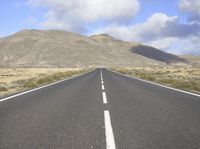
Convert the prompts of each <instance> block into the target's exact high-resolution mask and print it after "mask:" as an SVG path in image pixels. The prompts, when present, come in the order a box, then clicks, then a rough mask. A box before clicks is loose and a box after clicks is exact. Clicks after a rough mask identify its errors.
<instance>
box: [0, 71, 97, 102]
mask: <svg viewBox="0 0 200 149" xmlns="http://www.w3.org/2000/svg"><path fill="white" fill-rule="evenodd" d="M93 71H95V70H93ZM93 71H90V72H86V73H83V74H81V75H78V76H74V77H69V78H67V79H64V80H60V81H57V82H54V83H51V84H47V85H44V86H41V87H38V88H35V89H32V90H28V91H25V92H22V93H19V94H16V95H13V96H9V97H6V98H3V99H0V102H3V101H6V100H9V99H12V98H15V97H18V96H22V95H25V94H28V93H30V92H34V91H37V90H40V89H43V88H46V87H49V86H52V85H55V84H59V83H61V82H64V81H67V80H71V79H74V78H77V77H80V76H83V75H85V74H87V73H91V72H93Z"/></svg>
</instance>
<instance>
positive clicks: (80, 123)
mask: <svg viewBox="0 0 200 149" xmlns="http://www.w3.org/2000/svg"><path fill="white" fill-rule="evenodd" d="M101 74H102V75H101ZM106 148H107V149H200V97H198V96H193V95H189V94H186V93H181V92H178V91H174V90H171V89H166V88H163V87H160V86H157V85H152V84H149V83H146V82H143V81H139V80H137V79H132V78H128V77H125V76H122V75H119V74H117V73H113V72H111V71H108V70H106V69H102V73H101V69H97V70H95V71H93V72H90V73H87V74H84V75H82V76H80V77H76V78H73V79H70V80H66V81H63V82H60V83H57V84H54V85H51V86H48V87H45V88H42V89H39V90H35V91H33V92H29V93H27V94H24V95H20V96H17V97H14V98H10V99H8V100H4V101H2V99H0V149H106Z"/></svg>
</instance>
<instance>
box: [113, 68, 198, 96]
mask: <svg viewBox="0 0 200 149" xmlns="http://www.w3.org/2000/svg"><path fill="white" fill-rule="evenodd" d="M114 70H115V71H118V72H120V73H122V74H125V75H129V76H133V77H137V78H140V79H144V80H147V81H152V82H156V83H159V84H163V85H166V86H170V87H174V88H177V89H181V90H185V91H189V92H193V93H198V94H200V69H199V68H191V67H179V66H170V67H166V68H162V67H136V68H115V69H114Z"/></svg>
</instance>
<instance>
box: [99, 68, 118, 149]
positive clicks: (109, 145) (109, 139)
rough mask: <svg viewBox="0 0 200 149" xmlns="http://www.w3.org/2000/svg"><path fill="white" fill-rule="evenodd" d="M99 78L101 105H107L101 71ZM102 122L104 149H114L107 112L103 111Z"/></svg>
mask: <svg viewBox="0 0 200 149" xmlns="http://www.w3.org/2000/svg"><path fill="white" fill-rule="evenodd" d="M100 76H101V87H102V96H103V103H104V104H107V103H108V101H107V97H106V92H105V86H104V82H103V75H102V70H101V73H100ZM104 120H105V135H106V149H116V146H115V139H114V135H113V129H112V125H111V119H110V113H109V111H107V110H106V111H104Z"/></svg>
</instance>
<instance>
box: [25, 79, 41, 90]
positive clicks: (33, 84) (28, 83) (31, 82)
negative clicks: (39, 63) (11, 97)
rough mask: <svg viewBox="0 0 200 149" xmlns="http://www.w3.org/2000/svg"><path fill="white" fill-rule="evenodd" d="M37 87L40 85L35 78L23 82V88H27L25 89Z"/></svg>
mask: <svg viewBox="0 0 200 149" xmlns="http://www.w3.org/2000/svg"><path fill="white" fill-rule="evenodd" d="M36 87H38V85H37V83H36V81H34V80H27V81H25V82H24V84H23V88H25V89H32V88H36Z"/></svg>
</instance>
